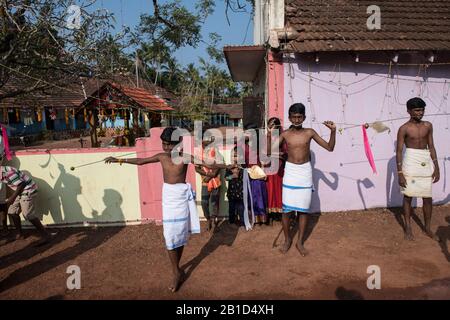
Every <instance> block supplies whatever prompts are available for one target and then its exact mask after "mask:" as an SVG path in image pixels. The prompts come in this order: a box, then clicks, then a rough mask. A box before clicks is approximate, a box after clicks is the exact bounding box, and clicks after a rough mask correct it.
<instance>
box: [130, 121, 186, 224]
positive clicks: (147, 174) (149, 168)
mask: <svg viewBox="0 0 450 320" xmlns="http://www.w3.org/2000/svg"><path fill="white" fill-rule="evenodd" d="M162 130H163V128H152V129H151V130H150V138H145V139H138V140H137V141H136V150H137V154H138V157H139V158H148V157H151V156H153V155H155V154H157V153H159V152H162V146H161V139H160V138H159V136H160V135H161V132H162ZM138 175H139V190H140V201H141V217H142V220H143V221H146V220H148V221H156V222H158V223H160V222H161V221H162V202H161V201H162V185H163V183H164V179H163V172H162V168H161V164H159V163H154V164H153V163H152V164H147V165H145V166H140V167H138ZM186 180H187V182H189V183H190V184H191V185H192V187H193V188H194V190H195V170H194V167H193V166H192V165H190V166H189V167H188V173H187V177H186Z"/></svg>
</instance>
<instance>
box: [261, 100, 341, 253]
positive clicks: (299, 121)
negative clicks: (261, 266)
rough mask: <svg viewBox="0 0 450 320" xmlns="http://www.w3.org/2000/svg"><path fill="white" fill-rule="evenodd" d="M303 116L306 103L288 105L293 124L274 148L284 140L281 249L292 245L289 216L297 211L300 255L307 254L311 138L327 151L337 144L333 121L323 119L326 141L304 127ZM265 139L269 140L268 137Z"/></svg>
mask: <svg viewBox="0 0 450 320" xmlns="http://www.w3.org/2000/svg"><path fill="white" fill-rule="evenodd" d="M305 119H306V115H305V106H304V105H303V104H301V103H296V104H293V105H292V106H291V107H290V108H289V121H291V123H292V126H291V127H290V128H289V130H286V131H284V132H283V133H282V134H281V135H280V138H279V139H278V142H275V150H279V148H280V146H281V145H282V144H283V143H286V144H287V150H288V151H287V162H286V167H285V171H284V177H283V216H282V224H283V233H284V238H285V241H284V244H283V245H282V247H281V248H280V251H281V252H282V253H286V252H287V251H288V250H289V248H290V246H291V244H292V239H291V238H290V236H289V217H290V216H291V214H292V213H293V212H295V213H299V214H300V218H299V219H300V223H299V235H298V241H297V244H296V247H297V250H298V251H299V252H300V254H301V255H302V256H306V255H307V254H308V251H307V250H306V249H305V247H304V244H303V242H304V239H303V238H304V234H305V230H306V226H307V223H308V213H309V210H310V205H311V193H312V191H313V187H314V186H313V182H312V181H313V180H312V167H311V163H310V147H311V140H314V141H315V142H316V143H317V144H319V145H320V146H321V147H323V148H324V149H326V150H328V151H330V152H332V151H333V150H334V146H335V143H336V125H335V124H334V123H333V122H332V121H325V122H324V123H323V124H324V125H325V126H326V127H327V128H329V129H330V130H331V135H330V139H329V141H328V142H326V141H325V140H324V139H322V138H321V137H320V136H319V135H318V134H317V132H316V131H315V130H313V129H311V128H303V122H304V121H305ZM269 135H270V132H269ZM268 140H269V141H270V139H268Z"/></svg>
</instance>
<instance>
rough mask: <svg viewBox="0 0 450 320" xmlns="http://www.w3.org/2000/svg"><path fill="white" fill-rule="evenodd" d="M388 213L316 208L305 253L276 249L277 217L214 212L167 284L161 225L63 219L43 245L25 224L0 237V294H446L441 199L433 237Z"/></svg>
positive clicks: (446, 224) (448, 276) (448, 258)
mask: <svg viewBox="0 0 450 320" xmlns="http://www.w3.org/2000/svg"><path fill="white" fill-rule="evenodd" d="M398 213H399V210H397V209H391V210H387V209H377V210H368V211H357V212H340V213H330V214H323V215H321V216H318V215H317V216H315V217H314V219H313V220H312V223H311V224H310V228H309V230H308V239H307V241H306V247H307V249H308V250H309V251H310V255H309V256H308V257H301V256H300V255H299V253H298V252H297V250H296V249H295V247H294V246H293V247H291V249H290V251H289V252H288V253H287V254H286V255H283V254H281V253H280V252H279V251H278V248H272V245H273V243H274V240H275V239H276V237H277V235H278V233H279V231H280V228H281V224H280V223H279V222H275V223H274V224H273V226H258V227H256V229H255V230H253V231H250V232H246V231H245V230H244V229H243V228H240V229H238V228H237V227H235V226H230V225H229V224H228V222H223V223H222V224H221V226H220V228H219V230H216V231H215V232H213V233H208V232H206V231H204V232H202V233H201V234H200V235H194V236H193V237H192V238H191V240H190V242H189V244H188V246H187V247H186V248H185V251H184V255H183V258H182V265H183V267H184V268H185V270H186V272H187V280H186V281H185V282H184V284H183V286H182V287H181V289H180V291H179V292H177V293H175V294H173V293H170V292H169V291H168V290H167V287H168V285H169V284H170V280H171V274H170V265H169V260H168V256H167V252H166V251H165V249H164V246H163V235H162V227H161V226H156V225H153V224H149V225H142V226H130V227H124V228H120V227H119V228H117V227H106V228H98V229H92V228H84V229H83V228H79V229H69V228H65V229H60V230H59V234H58V236H57V238H56V239H55V241H54V243H53V244H52V245H48V246H45V247H34V246H33V244H34V243H35V242H36V241H37V238H36V237H35V236H34V231H29V233H30V236H29V237H28V238H27V239H25V240H19V241H14V242H7V239H5V238H3V239H2V240H1V241H2V243H1V244H0V256H1V258H0V280H1V282H0V299H450V254H449V249H448V246H449V244H450V207H437V208H435V211H434V216H433V229H434V230H437V233H438V235H439V236H440V237H441V238H442V242H441V243H440V244H439V243H437V242H434V241H432V240H431V239H429V238H427V237H426V236H425V235H424V234H422V232H421V227H420V226H419V225H418V224H417V222H420V221H419V220H418V221H416V222H415V223H414V225H413V231H414V234H415V236H416V240H415V241H413V242H408V241H405V240H404V239H403V233H402V227H401V226H400V224H399V222H398V221H399V220H398V219H397V218H396V217H398ZM417 214H418V217H420V219H422V212H421V210H420V209H418V210H417ZM416 220H417V219H416ZM203 227H205V226H204V225H203ZM282 238H283V237H282V236H281V237H280V238H279V240H278V243H279V244H281V241H282ZM8 241H10V240H8ZM70 265H78V266H79V267H80V269H81V289H80V290H74V291H69V290H68V289H67V287H66V281H67V278H68V277H69V274H67V273H66V271H67V268H68V267H69V266H70ZM371 265H377V266H379V267H380V269H381V289H380V290H368V289H367V285H366V283H367V278H368V277H369V276H370V275H369V274H367V268H368V266H371Z"/></svg>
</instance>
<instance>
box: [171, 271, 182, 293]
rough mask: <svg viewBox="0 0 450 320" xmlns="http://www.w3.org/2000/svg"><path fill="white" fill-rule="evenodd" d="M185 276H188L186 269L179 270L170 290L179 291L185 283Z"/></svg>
mask: <svg viewBox="0 0 450 320" xmlns="http://www.w3.org/2000/svg"><path fill="white" fill-rule="evenodd" d="M185 276H186V274H185V273H184V271H179V272H178V273H177V274H176V275H175V276H174V277H173V281H172V285H171V286H170V287H169V290H170V291H171V292H172V293H175V292H177V291H178V290H179V289H180V286H181V284H182V283H183V281H184V278H185Z"/></svg>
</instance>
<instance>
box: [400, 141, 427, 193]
mask: <svg viewBox="0 0 450 320" xmlns="http://www.w3.org/2000/svg"><path fill="white" fill-rule="evenodd" d="M402 171H403V175H404V176H405V179H406V188H401V192H402V193H403V194H404V195H405V196H407V197H411V198H431V197H432V192H431V191H432V185H433V179H432V175H433V171H434V164H433V161H432V160H431V155H430V150H427V149H411V148H406V152H405V156H404V157H403V164H402Z"/></svg>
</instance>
